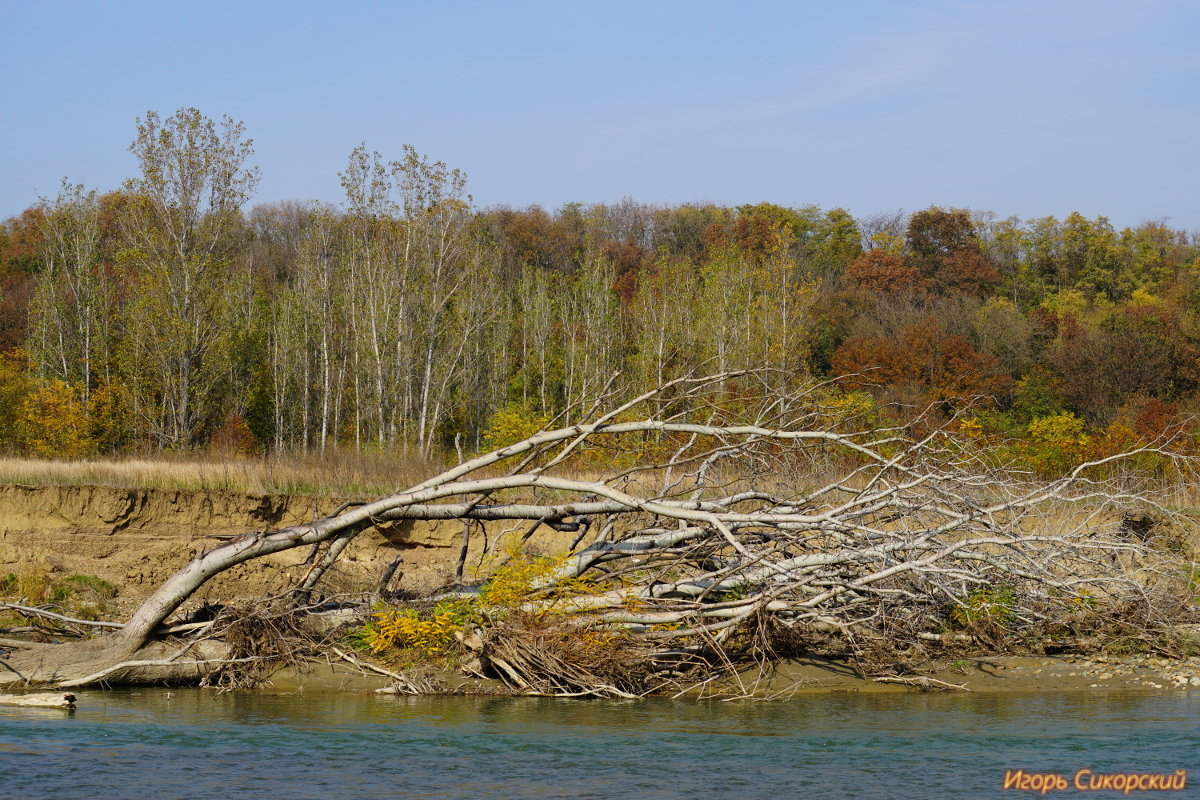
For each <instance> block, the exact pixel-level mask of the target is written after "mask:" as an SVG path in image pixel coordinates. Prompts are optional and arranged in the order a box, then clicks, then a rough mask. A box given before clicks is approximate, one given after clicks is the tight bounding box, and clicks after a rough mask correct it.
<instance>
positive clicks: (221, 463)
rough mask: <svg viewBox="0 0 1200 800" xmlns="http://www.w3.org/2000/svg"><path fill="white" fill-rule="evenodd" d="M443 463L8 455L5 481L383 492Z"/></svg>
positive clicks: (347, 454) (392, 458)
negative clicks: (69, 458) (75, 458)
mask: <svg viewBox="0 0 1200 800" xmlns="http://www.w3.org/2000/svg"><path fill="white" fill-rule="evenodd" d="M444 468H445V465H444V464H443V463H442V462H440V461H435V460H431V459H425V458H422V457H420V456H418V455H416V454H414V453H406V452H394V453H356V452H353V451H351V450H337V451H330V452H327V453H325V454H307V455H272V456H264V457H257V458H255V457H237V456H212V457H209V458H198V457H196V456H191V457H172V456H170V455H159V456H153V457H142V458H113V459H100V458H97V459H88V460H83V461H57V460H46V459H34V458H19V457H14V456H9V457H0V484H25V485H33V486H95V485H98V486H120V487H128V488H155V489H185V490H190V491H223V492H242V493H246V494H256V495H257V494H289V495H313V496H337V497H376V496H379V495H383V494H388V493H390V492H393V491H395V490H396V489H397V488H402V487H405V486H411V485H412V484H414V483H418V482H419V481H421V480H423V479H425V478H427V477H429V476H430V475H434V474H436V473H437V472H439V471H441V470H442V469H444Z"/></svg>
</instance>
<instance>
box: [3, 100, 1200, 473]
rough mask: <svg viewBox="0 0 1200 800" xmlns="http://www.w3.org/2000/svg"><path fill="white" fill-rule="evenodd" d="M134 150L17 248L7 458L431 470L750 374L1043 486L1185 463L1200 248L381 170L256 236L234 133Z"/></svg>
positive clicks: (6, 319) (422, 170) (1071, 221)
mask: <svg viewBox="0 0 1200 800" xmlns="http://www.w3.org/2000/svg"><path fill="white" fill-rule="evenodd" d="M138 124H139V127H138V131H139V133H138V139H136V140H135V144H134V150H135V153H136V154H137V155H138V158H139V163H140V164H141V165H142V166H143V168H144V171H143V174H142V175H141V176H140V177H138V178H135V179H133V180H131V181H129V182H127V183H126V184H125V185H124V186H122V187H119V188H116V187H113V188H116V190H115V191H108V192H107V193H101V192H99V191H96V190H87V189H85V188H84V187H77V186H71V185H69V184H67V183H64V186H63V189H62V191H60V193H59V195H58V196H57V197H55V198H54V199H52V200H49V199H47V200H42V201H39V202H38V203H36V204H34V205H32V206H31V207H30V208H28V209H26V210H25V211H24V212H22V213H20V214H19V215H16V216H14V217H13V218H11V219H9V220H6V221H4V222H3V223H0V448H4V449H7V450H9V451H14V452H21V453H27V454H30V455H41V456H59V457H78V456H80V455H85V454H88V453H93V452H95V453H119V452H126V451H130V450H139V451H144V450H159V449H164V448H173V449H185V450H186V449H194V448H215V449H217V450H220V451H221V452H223V453H231V454H249V453H256V452H262V451H265V450H304V451H308V450H321V449H323V448H328V447H333V446H338V447H342V446H346V447H353V448H357V449H368V448H371V449H381V448H404V447H410V446H414V447H416V448H417V449H418V450H420V451H422V452H424V453H425V454H427V455H428V454H429V453H430V452H431V451H433V450H438V449H443V450H450V449H452V448H455V449H457V450H463V449H474V448H478V447H482V446H486V445H494V444H495V443H497V442H500V441H507V440H509V439H511V438H512V437H513V436H515V435H517V434H518V433H520V434H522V435H523V434H524V433H527V432H528V429H530V428H531V426H532V427H533V428H534V429H536V427H538V426H540V425H541V424H544V423H545V422H546V421H547V420H551V419H553V418H554V417H555V415H557V414H559V413H561V412H562V411H564V410H565V409H567V408H578V407H579V405H580V404H582V403H586V402H587V400H588V399H589V398H594V397H595V396H596V395H597V394H598V393H600V392H602V391H604V390H605V388H606V387H607V388H608V390H609V391H612V392H615V393H617V394H618V395H629V394H633V393H637V392H640V391H644V390H645V389H646V388H648V387H651V386H654V385H658V384H661V383H663V382H665V381H669V380H672V379H674V378H678V377H680V376H683V375H686V374H688V373H689V372H692V371H696V370H700V371H711V370H713V369H718V370H720V369H741V368H751V367H768V368H771V369H773V370H775V373H774V374H776V375H778V376H779V378H778V380H779V381H780V387H781V388H782V387H784V386H787V385H793V386H794V385H796V384H797V383H800V382H804V381H811V380H820V379H831V378H841V381H840V382H838V383H837V384H836V386H837V387H838V388H837V389H836V390H835V393H836V392H843V393H848V394H845V398H856V399H855V400H854V402H855V403H858V402H860V401H861V399H862V398H864V397H869V398H870V402H871V403H872V404H874V408H875V411H873V412H872V413H874V414H875V415H876V417H877V418H878V420H879V423H880V424H883V423H884V422H889V421H890V422H895V421H896V420H897V419H898V418H903V417H904V416H905V415H906V414H911V413H917V412H918V411H921V412H923V413H929V409H931V408H934V409H936V412H937V413H938V414H941V415H953V414H955V413H957V412H962V411H963V409H973V410H974V411H975V412H978V418H977V419H974V421H973V422H972V423H971V424H972V425H975V426H977V427H978V431H979V435H985V436H992V437H996V438H997V441H998V440H999V439H1009V440H1013V441H1019V442H1023V443H1024V445H1025V446H1027V455H1028V457H1029V458H1030V459H1032V460H1031V462H1030V463H1035V464H1036V465H1037V468H1038V469H1040V470H1051V469H1056V468H1062V467H1063V466H1065V465H1067V464H1069V463H1071V462H1072V460H1073V459H1076V458H1078V457H1082V454H1084V453H1088V452H1093V451H1094V450H1095V449H1096V448H1101V449H1102V448H1104V447H1109V446H1116V443H1117V442H1118V441H1125V440H1130V437H1132V438H1133V439H1134V440H1137V441H1159V440H1167V439H1170V440H1173V441H1175V442H1176V443H1177V444H1178V446H1183V443H1185V442H1188V441H1190V437H1192V436H1193V435H1194V433H1195V432H1196V425H1195V424H1194V423H1193V421H1192V420H1193V417H1194V415H1195V413H1196V411H1197V410H1200V244H1198V243H1197V240H1196V239H1195V237H1194V236H1189V235H1188V234H1186V233H1185V232H1183V231H1178V230H1174V229H1172V228H1170V227H1168V226H1167V225H1166V224H1165V223H1163V222H1147V223H1144V224H1142V225H1139V226H1136V227H1131V228H1124V229H1117V228H1116V227H1115V226H1114V225H1113V224H1112V223H1111V222H1110V221H1109V220H1108V219H1106V218H1104V217H1097V218H1096V219H1088V218H1086V217H1084V216H1082V215H1080V214H1077V213H1072V214H1070V215H1068V216H1067V217H1065V218H1064V219H1062V220H1059V219H1056V218H1054V217H1044V218H1038V219H1030V220H1024V221H1022V220H1019V219H1016V218H1012V219H1004V220H1000V219H996V218H995V217H994V216H992V215H989V214H986V213H979V212H973V211H969V210H966V209H954V208H940V207H931V208H928V209H924V210H921V211H917V212H916V213H913V214H907V215H906V214H903V213H899V212H897V213H895V214H883V215H875V216H873V217H866V218H861V219H855V218H854V217H853V216H851V215H850V214H849V213H848V212H847V211H845V210H843V209H837V208H835V209H829V210H825V209H821V208H819V207H817V206H800V207H786V206H781V205H777V204H774V203H765V202H764V203H756V204H747V205H741V206H737V207H723V206H718V205H714V204H686V205H681V206H655V205H649V204H643V203H638V202H636V201H633V200H630V199H626V200H622V201H620V202H618V203H612V204H592V205H585V204H581V203H571V204H567V205H565V206H563V207H561V208H559V209H557V210H547V209H544V208H541V207H539V206H529V207H527V208H523V209H519V208H509V207H495V208H476V207H473V206H472V205H471V200H470V196H469V195H468V194H467V193H466V176H465V175H464V174H463V173H461V172H459V171H458V170H455V169H451V168H450V167H448V166H447V165H445V164H442V163H441V162H435V161H431V160H429V159H428V158H426V157H424V156H421V155H419V154H417V153H416V152H415V151H413V150H412V149H411V148H405V149H404V152H403V158H401V159H400V160H397V161H391V162H389V161H387V160H386V159H384V158H383V156H381V155H380V154H378V153H373V152H371V151H369V150H368V149H367V148H366V147H365V146H364V147H360V148H356V149H355V150H354V152H353V153H352V154H351V157H350V159H349V161H348V165H347V169H346V171H345V172H343V173H341V174H340V177H341V179H342V183H343V186H344V187H345V189H346V192H347V200H346V204H345V208H344V210H340V209H335V208H331V207H326V206H322V205H320V204H316V203H305V202H298V201H289V202H285V203H267V204H262V205H259V206H255V207H253V208H248V207H247V201H248V198H249V197H250V193H251V191H252V190H253V188H254V184H255V181H256V179H257V172H256V171H255V170H254V169H253V166H252V163H251V161H250V158H251V156H252V155H253V148H252V146H251V144H252V143H251V142H250V141H249V140H248V139H244V138H242V127H241V125H240V123H236V122H235V121H233V120H228V119H226V120H223V121H221V122H220V123H217V122H215V121H213V120H209V119H207V118H205V117H204V116H203V115H202V114H200V113H199V112H198V111H196V110H195V109H181V110H180V111H179V112H177V113H176V114H175V115H174V116H173V117H171V118H168V119H161V118H159V117H158V116H157V115H155V114H150V115H147V117H146V118H145V120H139V123H138ZM218 129H219V130H220V131H224V134H223V136H224V138H222V137H221V136H218V135H217V133H218ZM188 131H190V134H189V133H188ZM184 134H187V135H184ZM152 135H153V136H152ZM163 136H165V137H166V138H162V137H163ZM153 137H159V138H157V139H155V138H153ZM189 137H190V138H189ZM163 148H166V149H163ZM172 148H175V149H176V150H179V151H180V153H177V155H183V154H184V153H183V151H186V150H187V149H188V148H193V149H196V150H197V152H195V153H191V154H190V155H191V156H197V157H196V158H191V159H190V160H189V159H186V158H185V159H182V160H180V161H179V163H188V164H191V165H192V166H193V168H195V169H198V170H200V172H198V173H197V174H196V175H194V176H193V177H194V178H195V179H196V183H195V184H194V185H195V186H203V187H206V188H205V191H206V192H208V193H207V194H204V192H201V193H200V194H195V193H193V194H194V196H192V195H190V194H189V195H187V196H185V195H182V194H178V195H176V194H172V193H173V192H176V191H177V189H178V187H173V186H172V185H170V184H168V183H165V182H163V181H162V180H160V178H161V175H160V172H159V171H158V170H159V167H160V166H161V163H160V162H162V159H164V158H166V157H168V156H169V155H170V151H171V149H172ZM205 148H207V149H205ZM201 151H202V152H201ZM201 155H202V156H203V157H199V156H201ZM163 163H165V162H163ZM204 165H209V167H211V169H210V168H209V167H205V166H204ZM217 166H219V169H218V168H217ZM205 169H208V171H207V172H205V171H204V170H205ZM185 185H189V184H182V183H181V184H179V186H185ZM181 225H182V226H183V227H180V226H181ZM181 247H182V248H183V249H182V250H181V249H180V248H181ZM614 374H615V375H618V376H619V377H617V378H613V377H612V376H613V375H614ZM846 402H849V401H848V400H847V401H846ZM831 403H832V401H831ZM831 407H833V406H832V405H831ZM965 430H975V428H971V427H970V426H968V427H967V428H966V429H965ZM1189 446H1190V445H1189ZM1038 454H1040V455H1038Z"/></svg>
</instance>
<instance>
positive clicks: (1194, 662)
mask: <svg viewBox="0 0 1200 800" xmlns="http://www.w3.org/2000/svg"><path fill="white" fill-rule="evenodd" d="M920 676H924V677H926V678H931V679H933V681H932V682H931V685H929V686H927V687H922V686H921V685H919V683H920ZM437 677H438V678H440V679H441V680H442V681H444V683H445V684H446V686H447V691H445V692H441V693H436V692H435V693H432V694H431V695H427V696H452V695H463V694H470V695H492V696H507V697H528V696H538V695H523V694H520V693H513V692H511V691H509V690H507V689H506V688H505V687H504V686H503V684H501V683H500V682H499V681H496V680H483V679H475V678H467V677H464V676H462V675H460V674H458V673H455V672H451V671H448V670H447V671H441V672H438V673H437ZM902 677H904V678H906V679H911V683H900V682H881V681H879V680H877V679H875V678H871V677H864V676H863V675H861V674H859V673H858V672H857V671H856V670H855V668H854V665H853V664H852V663H851V662H846V661H838V660H832V659H821V658H796V659H785V660H781V661H778V662H775V663H774V664H773V669H772V670H771V674H767V673H765V672H763V671H761V670H756V669H755V670H746V671H743V672H741V673H739V674H738V675H737V676H736V677H727V678H723V679H722V680H720V681H713V682H710V683H708V684H705V685H704V686H702V687H697V688H696V689H693V690H689V691H686V692H683V693H682V695H677V696H682V697H686V698H691V699H709V698H711V699H719V698H731V697H745V698H746V699H759V700H773V699H787V698H790V697H796V696H801V695H820V694H899V693H921V692H937V693H963V692H969V693H983V694H988V693H1023V692H1064V691H1065V692H1080V691H1092V692H1095V691H1138V692H1159V691H1167V690H1178V689H1196V690H1200V657H1190V658H1183V659H1167V658H1158V657H1151V656H1128V657H1119V658H1118V657H1109V656H1094V657H1089V656H1082V655H1071V654H1066V655H1061V656H980V657H974V658H963V659H955V660H946V661H938V662H931V663H929V664H927V665H925V666H924V667H923V668H921V669H918V670H916V671H915V672H914V673H912V674H911V675H906V676H902ZM392 683H393V681H392V680H391V679H389V678H386V677H384V676H382V675H372V674H366V673H363V672H360V671H359V670H356V669H354V668H352V667H349V666H347V665H344V664H339V663H334V664H328V665H325V664H322V665H319V666H314V667H313V668H312V669H311V670H305V671H300V670H296V669H294V668H287V669H282V670H279V671H278V672H276V673H274V674H273V675H272V676H271V678H270V679H269V680H268V681H267V682H265V683H264V684H263V685H262V686H260V687H257V688H255V689H251V690H249V691H256V692H265V693H268V694H304V693H314V694H323V693H352V694H363V693H377V694H388V692H387V691H386V690H387V688H388V687H390V686H391V685H392ZM381 690H383V691H381ZM405 696H411V695H405ZM670 696H671V695H670V694H667V693H664V694H661V695H648V696H647V698H648V699H652V698H655V697H670Z"/></svg>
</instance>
